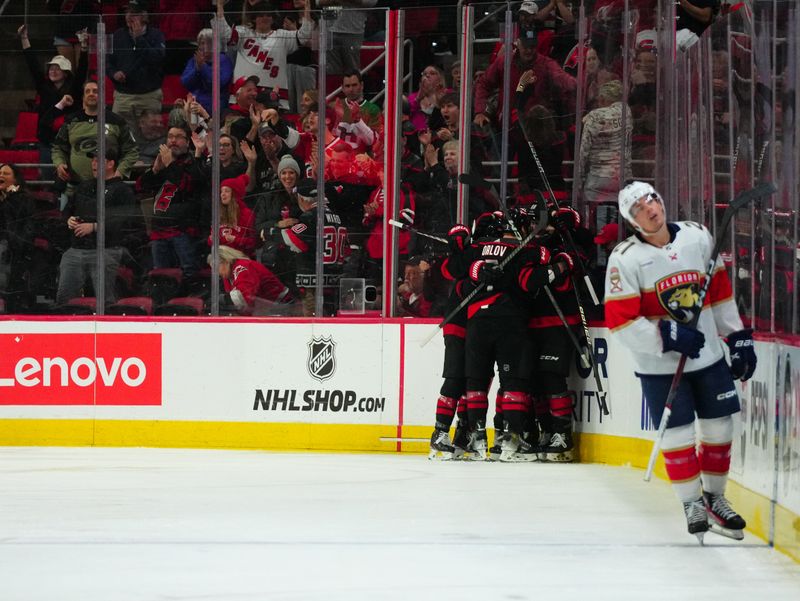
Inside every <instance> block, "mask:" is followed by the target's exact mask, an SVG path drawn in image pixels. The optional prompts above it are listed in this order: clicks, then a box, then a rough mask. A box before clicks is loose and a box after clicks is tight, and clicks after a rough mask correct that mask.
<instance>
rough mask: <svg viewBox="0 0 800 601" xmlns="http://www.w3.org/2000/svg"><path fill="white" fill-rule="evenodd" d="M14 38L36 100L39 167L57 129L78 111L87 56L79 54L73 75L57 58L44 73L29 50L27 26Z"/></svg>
mask: <svg viewBox="0 0 800 601" xmlns="http://www.w3.org/2000/svg"><path fill="white" fill-rule="evenodd" d="M17 34H18V35H19V38H20V42H21V43H22V55H23V56H24V57H25V62H26V63H27V65H28V71H29V72H30V74H31V78H32V79H33V84H34V87H35V88H36V94H37V96H38V103H37V105H36V112H37V113H38V115H39V121H38V124H37V128H36V138H37V139H38V140H39V153H40V155H39V159H40V161H41V162H42V163H50V162H51V156H50V144H51V143H52V142H53V138H55V136H56V132H58V128H60V127H61V126H62V125H63V124H64V119H65V118H66V117H68V116H69V115H71V114H73V113H75V112H77V111H78V110H80V106H81V100H82V98H83V89H82V85H83V81H84V80H85V79H86V72H87V70H88V65H89V61H88V58H87V53H86V52H85V51H82V52H81V53H80V55H79V57H78V65H77V69H76V70H75V72H74V73H73V70H72V67H73V65H72V63H71V62H70V60H69V59H67V58H66V57H64V56H61V55H60V54H57V55H56V56H54V57H53V58H51V59H50V61H49V62H48V63H47V64H46V65H45V69H46V71H43V70H42V67H41V64H40V62H39V60H38V58H37V53H36V52H34V50H33V49H32V48H31V43H30V40H29V39H28V27H27V25H21V26H20V27H19V29H18V30H17ZM84 50H85V49H84Z"/></svg>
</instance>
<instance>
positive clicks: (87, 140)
mask: <svg viewBox="0 0 800 601" xmlns="http://www.w3.org/2000/svg"><path fill="white" fill-rule="evenodd" d="M642 2H644V0H640V2H639V3H640V4H641V3H642ZM58 4H59V3H48V5H52V6H50V8H51V9H53V10H61V11H66V10H67V9H68V8H69V10H70V11H71V12H70V14H69V18H67V19H64V20H63V21H61V22H60V24H59V28H58V32H57V37H56V40H55V41H54V45H55V46H56V48H57V51H58V53H57V54H56V55H55V56H53V57H52V58H50V59H49V61H48V62H47V63H46V66H45V69H46V71H44V70H43V69H42V67H41V66H40V62H39V59H38V55H37V54H35V53H34V49H32V48H31V43H30V41H29V39H28V35H29V33H30V32H29V28H28V27H25V26H22V27H20V29H19V37H20V40H21V45H22V48H23V52H24V54H25V58H26V60H27V62H28V65H29V68H30V71H31V76H32V78H33V79H32V83H33V85H34V86H35V90H36V93H37V105H36V111H37V113H38V130H37V138H38V148H39V150H40V152H41V154H40V160H41V162H42V163H46V164H50V163H52V165H53V171H52V179H53V180H54V182H55V183H54V184H53V185H52V186H50V188H49V190H50V191H51V192H52V194H53V206H51V207H49V208H48V210H43V211H40V213H41V214H42V215H45V216H46V218H42V219H40V220H39V221H37V220H36V219H35V218H34V217H32V216H33V215H34V213H35V212H36V209H35V208H34V206H33V205H34V204H36V203H34V200H33V197H32V196H31V190H30V189H29V188H30V187H29V186H26V184H25V181H24V177H23V176H22V175H21V174H20V171H19V169H17V168H16V167H15V166H14V165H2V166H0V201H2V202H0V207H1V208H2V209H3V210H2V211H0V218H1V219H2V220H0V229H1V230H2V231H1V232H0V239H2V240H3V241H4V242H6V243H5V245H4V246H2V247H0V251H3V252H4V255H3V258H4V260H5V261H6V263H9V264H11V265H12V267H11V268H10V270H8V269H6V270H5V271H4V272H3V273H4V275H5V277H4V279H0V283H3V284H4V289H5V291H6V292H5V293H4V294H3V297H4V299H5V305H6V306H5V310H6V311H9V310H14V311H19V312H36V311H44V310H48V309H54V310H56V311H59V310H69V306H70V305H71V304H73V303H72V301H73V300H74V299H75V298H78V297H82V296H83V297H90V296H92V295H93V294H94V292H95V290H96V285H97V274H96V253H97V247H96V239H97V228H98V227H105V241H106V242H105V246H106V267H107V270H106V290H105V299H106V301H107V302H108V303H113V302H114V301H115V300H116V299H118V298H119V297H120V296H124V295H126V294H128V295H136V294H140V293H146V292H147V291H148V290H151V289H152V287H153V286H155V282H157V281H158V278H163V277H173V278H174V279H175V280H176V284H175V289H174V292H175V295H179V294H197V295H206V300H208V299H207V294H208V289H209V286H208V285H207V281H208V280H209V279H210V277H211V274H210V272H209V270H208V267H207V265H206V263H207V260H206V258H207V256H208V254H209V250H210V247H211V245H212V243H213V241H214V239H215V238H216V239H217V240H218V243H219V244H220V245H222V246H224V247H225V248H226V251H225V253H220V257H223V255H224V264H225V267H224V268H223V267H222V263H221V264H220V272H219V275H220V276H221V277H222V279H223V283H224V286H223V288H224V290H226V291H227V294H228V295H227V297H226V299H223V300H224V301H226V302H227V303H228V305H227V306H228V310H229V311H230V312H231V313H234V314H253V313H255V314H259V310H258V309H254V303H253V302H252V295H253V294H255V293H253V292H252V290H259V289H262V288H263V289H264V290H266V289H269V290H271V291H272V292H274V293H275V294H273V296H274V298H271V299H268V300H270V301H271V304H270V303H267V304H266V305H265V306H266V307H267V308H269V307H270V306H273V307H274V306H275V304H280V305H285V304H292V303H294V306H295V309H294V312H295V314H305V315H313V314H314V311H315V307H314V303H313V302H312V299H313V297H314V292H315V290H316V288H317V286H318V285H320V286H321V287H322V289H323V290H324V295H325V305H324V307H325V312H326V314H334V313H335V311H336V306H335V300H334V299H335V298H336V297H337V295H338V292H337V291H336V290H335V288H336V282H337V278H338V277H348V278H353V277H355V278H365V279H366V281H367V283H368V284H371V285H374V286H377V287H378V290H379V291H380V290H381V287H382V285H383V279H382V261H383V236H384V226H383V224H384V221H385V219H387V218H388V217H391V216H390V215H386V214H385V212H384V197H385V181H384V163H385V152H386V148H387V147H390V145H389V141H388V140H386V138H385V132H384V114H383V109H382V108H381V104H382V103H383V101H384V99H382V98H381V99H379V100H374V99H371V98H369V97H368V96H369V94H368V93H367V92H366V90H365V79H364V76H363V75H362V72H361V70H360V69H361V68H362V67H363V65H362V64H361V60H360V47H361V44H362V42H363V40H364V37H365V23H367V21H368V19H369V14H370V11H369V10H368V9H370V8H373V7H375V6H376V0H363V1H356V0H353V1H350V2H315V1H314V0H290V1H286V2H282V1H278V0H273V1H271V2H267V1H265V0H243V1H242V2H220V3H212V2H209V1H208V0H205V1H201V0H198V1H196V2H191V1H188V0H187V1H184V2H176V3H168V2H150V3H149V6H148V3H145V2H136V1H131V2H120V3H96V2H85V3H80V2H79V3H72V4H74V5H75V6H74V7H71V8H70V7H67V6H66V5H67V4H69V3H66V2H65V3H63V4H61V5H59V6H58V7H57V6H56V5H58ZM109 5H113V6H114V7H116V11H114V10H110V8H109ZM166 5H169V7H167V6H166ZM332 5H344V6H345V8H344V9H343V10H339V9H336V10H335V11H334V14H333V15H332V16H331V21H330V22H329V23H328V25H329V31H330V32H331V33H332V36H331V37H332V44H333V46H332V48H328V49H327V65H328V75H329V80H331V81H332V82H333V84H334V85H335V86H341V93H340V94H339V95H338V97H336V98H335V99H333V100H330V101H326V99H325V98H321V97H320V96H319V94H318V93H317V90H316V82H317V74H316V66H315V63H316V58H315V57H316V53H317V52H321V51H323V49H319V48H316V47H315V45H314V44H315V41H314V40H315V35H316V32H317V29H318V28H319V23H318V20H319V18H320V13H319V10H318V9H321V8H326V7H327V10H334V9H331V8H329V6H332ZM595 5H596V6H595V10H596V14H597V17H598V19H597V24H596V25H593V26H592V30H591V31H590V43H589V44H586V45H583V44H580V45H579V44H578V43H577V39H576V38H577V33H576V29H575V13H574V11H573V6H571V5H570V4H569V3H566V2H564V0H538V1H536V2H532V1H525V2H521V3H519V4H517V5H516V8H515V18H516V21H517V22H516V23H515V28H514V40H513V43H511V44H507V45H502V44H500V45H498V46H497V47H496V48H495V49H494V51H493V53H492V55H491V56H490V57H489V61H488V62H485V63H481V62H480V60H479V61H478V64H481V65H482V66H481V67H479V68H477V69H476V70H475V73H474V80H473V81H474V87H473V89H474V98H473V99H472V102H471V105H470V106H468V107H462V106H460V97H459V86H460V77H461V72H460V62H458V61H455V60H449V59H447V60H445V59H442V60H439V61H438V62H436V61H434V62H431V63H429V64H425V65H422V68H421V69H420V68H419V66H418V65H411V67H412V68H413V67H416V68H415V69H414V70H415V74H414V77H413V81H414V82H415V86H414V87H415V91H413V92H412V93H410V94H408V96H407V98H404V105H403V106H404V108H403V127H402V135H403V143H402V157H401V172H402V176H401V179H402V185H401V189H400V190H399V194H398V195H397V204H398V206H399V210H400V216H401V218H402V220H403V221H404V222H406V223H407V224H409V225H413V226H414V227H415V228H417V229H419V230H421V231H425V232H429V233H431V234H434V235H438V236H442V235H444V234H445V233H446V232H447V231H448V230H449V228H450V227H451V226H452V225H454V224H455V223H456V222H457V221H458V220H459V218H458V215H457V193H458V186H459V178H458V176H459V173H458V164H459V161H458V159H459V155H460V153H461V152H463V149H464V145H465V144H466V143H467V142H468V143H469V160H468V168H469V171H470V172H471V173H473V174H478V175H480V176H481V177H485V178H489V179H492V178H494V179H497V178H499V169H498V168H497V166H496V164H497V162H498V160H499V157H500V153H501V150H502V148H501V146H502V139H504V138H503V135H502V134H503V132H502V131H501V124H502V120H503V114H502V107H503V102H504V98H505V97H506V96H508V97H509V100H510V107H511V114H510V115H509V116H508V117H509V123H510V130H509V132H508V136H507V139H508V145H509V146H508V158H509V163H508V166H506V167H505V168H506V169H507V171H506V174H507V175H508V176H509V178H510V179H509V181H510V182H511V183H510V187H509V198H508V201H509V204H516V203H521V204H528V203H530V202H532V194H533V192H534V191H535V190H545V191H547V194H546V195H547V196H548V197H549V198H550V197H554V198H555V199H557V200H558V201H559V202H569V201H570V200H571V198H572V192H571V190H572V187H573V186H578V187H579V189H580V193H581V196H580V198H581V201H584V202H587V203H603V202H606V203H612V204H613V199H614V196H615V192H616V190H617V189H618V188H619V186H620V185H621V183H622V182H623V181H624V180H625V178H627V177H628V176H629V175H631V163H630V161H631V159H632V158H634V159H635V158H636V156H637V154H636V152H637V147H636V144H635V143H634V145H633V147H632V146H631V140H632V139H633V140H636V139H637V136H638V137H639V139H640V140H642V139H645V138H646V137H647V136H651V135H652V133H653V132H652V127H653V117H652V115H653V113H654V106H655V88H654V81H655V69H654V62H655V60H656V56H655V54H654V49H653V45H652V43H651V41H652V39H651V38H648V37H646V36H639V37H638V38H637V47H636V49H635V52H636V59H635V62H634V63H633V72H632V74H631V77H630V80H631V83H632V87H631V88H630V89H629V90H627V91H625V90H623V87H622V81H621V79H622V63H623V60H624V59H623V57H621V56H620V54H619V53H620V50H619V46H616V47H615V46H614V45H613V44H609V43H607V42H608V39H609V38H610V37H611V38H613V37H614V36H620V35H621V33H620V32H621V29H620V28H619V23H618V21H619V20H620V19H621V6H622V4H621V3H619V2H613V1H606V0H598V1H597V2H596V3H595ZM378 6H380V4H378ZM167 8H168V9H169V10H167ZM74 11H81V12H80V16H78V14H77V12H74ZM434 12H435V11H434ZM501 14H502V13H501ZM86 15H88V17H87V16H86ZM101 15H102V16H103V18H104V19H106V22H107V23H112V24H115V25H117V27H116V28H114V29H112V31H113V36H112V37H113V45H112V50H111V52H110V53H109V55H108V57H107V61H106V73H105V75H106V76H107V78H108V79H107V81H108V82H110V85H111V87H112V88H113V99H112V106H111V107H110V110H107V111H106V113H105V123H106V126H105V139H106V149H107V152H106V157H105V162H104V161H103V160H102V157H101V158H100V159H98V157H97V156H96V149H97V141H98V130H97V120H98V112H99V107H100V102H101V100H100V98H99V96H98V84H97V81H96V80H97V77H98V74H97V73H96V69H94V66H93V65H92V64H91V60H90V58H91V57H90V53H89V52H88V50H89V43H90V40H91V35H92V32H93V25H94V23H96V20H97V19H98V18H100V16H101ZM600 17H602V18H600ZM326 18H327V17H326ZM615 23H616V25H615ZM215 24H216V25H215ZM66 25H69V28H73V29H74V31H72V33H70V32H69V31H67V29H65V26H66ZM449 25H450V27H452V26H453V24H452V23H450V24H449ZM214 26H218V27H219V32H220V38H221V39H220V41H221V43H222V44H223V50H222V52H221V53H220V55H219V56H218V57H217V59H218V65H219V83H220V98H219V105H220V107H221V110H222V115H221V123H220V124H219V125H217V124H216V123H214V121H213V119H212V112H213V110H212V108H213V88H212V82H213V73H212V62H213V60H214V57H213V56H212V37H213V35H212V29H211V28H212V27H214ZM494 26H495V27H501V26H502V23H499V22H494ZM617 41H618V40H617ZM506 52H510V53H512V56H511V74H510V86H509V87H506V86H505V85H504V72H503V71H504V60H505V53H506ZM67 55H69V56H70V58H68V56H67ZM430 56H436V55H426V58H429V57H430ZM441 56H449V57H450V59H452V58H455V56H454V55H452V53H451V54H449V55H447V54H443V55H441ZM487 56H488V55H487ZM579 67H580V68H579ZM579 73H581V74H582V76H583V81H578V79H577V76H578V74H579ZM101 75H102V74H101ZM167 78H173V79H176V78H177V79H179V81H180V84H181V85H182V87H183V90H182V94H181V97H179V98H178V99H177V100H175V101H174V104H173V103H170V104H168V105H167V104H165V90H166V83H165V81H166V79H167ZM331 78H333V79H331ZM579 87H581V88H582V89H583V90H584V98H585V103H584V106H583V107H577V106H576V99H577V96H578V94H577V90H578V88H579ZM375 91H377V90H375ZM626 92H627V93H626ZM626 97H627V98H628V104H627V105H626V104H625V98H626ZM578 108H581V109H583V111H584V112H583V113H582V114H581V115H576V110H577V109H578ZM462 111H468V120H467V121H468V122H469V123H470V126H469V131H467V132H463V131H460V128H461V113H462ZM320 121H322V123H324V139H319V136H318V132H319V129H318V126H319V123H320ZM580 129H582V137H581V138H580V144H579V147H580V152H579V155H578V156H573V152H574V149H575V136H576V132H577V131H579V130H580ZM213 139H215V140H216V141H218V147H219V157H218V159H219V165H220V174H219V175H220V181H221V182H222V184H221V190H220V194H219V196H218V197H216V198H212V194H211V180H212V178H211V174H212V168H213V167H212V166H213V164H214V162H213V161H212V156H211V148H212V140H213ZM320 148H322V149H323V153H324V157H325V159H324V169H323V175H324V179H325V180H326V188H325V198H326V206H325V207H324V211H325V214H324V222H325V226H324V227H325V229H324V232H323V239H324V244H325V247H324V248H323V249H316V248H315V247H314V244H316V240H315V239H314V241H313V242H312V241H311V239H310V238H309V235H308V233H309V231H311V230H313V231H316V219H317V217H316V214H317V210H318V207H317V206H316V204H315V203H314V202H313V201H312V200H310V198H311V195H310V194H309V186H310V185H311V184H309V183H308V182H313V183H314V186H313V188H314V192H315V193H316V180H317V177H318V175H319V173H320V169H321V167H320V164H319V157H320ZM575 162H577V164H578V166H579V168H578V169H577V173H579V174H580V178H581V179H580V180H579V181H577V182H573V181H572V177H573V164H574V163H575ZM623 162H624V164H623ZM98 169H100V170H103V171H104V173H105V185H106V190H105V199H106V201H105V202H106V223H105V224H98V223H97V221H96V209H95V210H94V211H93V210H92V209H91V207H90V205H92V202H94V201H93V200H92V199H93V198H95V197H96V187H95V188H93V187H92V186H93V185H95V179H94V178H95V177H96V174H97V171H98ZM48 173H50V172H49V171H47V169H43V170H42V171H41V172H40V174H39V175H40V177H41V179H42V180H44V181H47V179H48ZM637 175H639V176H640V177H642V176H644V177H647V173H644V174H642V173H641V172H640V173H639V174H637ZM304 182H306V183H305V184H304ZM304 185H305V187H303V186H304ZM498 188H499V186H498ZM10 189H13V193H9V191H8V190H10ZM46 189H47V188H46ZM303 190H305V192H303ZM40 204H41V203H40ZM502 204H503V203H502V202H501V201H500V199H498V197H497V193H496V192H495V191H494V189H493V188H492V187H491V186H490V187H473V188H471V190H470V194H469V205H468V218H469V221H470V222H471V221H472V220H474V219H475V218H476V217H477V216H479V215H481V214H483V213H486V212H490V211H493V210H497V209H500V208H502ZM214 205H217V207H215V206H214ZM215 209H216V211H217V212H218V214H219V216H220V219H219V230H218V231H217V232H212V225H211V224H212V215H213V214H214V212H215ZM587 214H589V213H587ZM591 215H594V213H591ZM20 220H22V221H24V222H25V223H24V226H22V225H20V223H19V222H20ZM312 221H313V224H312ZM31 222H36V223H38V224H39V225H37V226H34V225H32V223H31ZM588 225H589V227H590V228H592V229H599V227H601V226H602V225H603V224H602V223H589V224H588ZM37 227H39V231H35V230H36V228H37ZM47 228H49V229H47ZM53 230H56V231H57V234H55V235H54V234H53ZM398 235H399V237H400V260H401V266H400V269H399V273H400V274H401V275H402V276H403V278H404V279H403V283H402V286H400V294H401V296H400V298H399V299H398V304H399V306H400V307H401V313H403V314H407V315H414V316H428V315H432V314H436V312H437V307H440V306H441V303H437V302H435V300H434V299H430V298H426V297H425V292H424V290H423V288H424V287H423V283H424V281H425V280H426V278H428V277H429V274H430V261H429V258H430V257H431V256H433V255H435V254H437V253H439V254H441V253H442V252H444V251H445V250H446V248H443V247H442V245H440V244H438V243H437V242H435V241H431V240H429V239H425V238H421V237H418V236H415V235H413V234H411V235H410V234H409V233H408V232H402V233H400V232H398ZM222 246H221V247H220V248H222ZM37 248H38V249H39V251H42V252H44V251H45V250H47V251H48V252H49V254H48V255H47V257H49V259H47V258H43V259H41V260H39V261H38V262H37V261H32V260H31V255H32V254H33V253H34V251H35V249H37ZM316 250H319V252H321V253H322V254H323V257H324V264H325V274H326V277H325V278H324V281H323V282H317V281H316V279H315V278H312V277H311V274H312V273H313V271H314V270H313V269H312V265H313V264H314V257H315V254H314V253H316ZM48 261H49V262H50V263H51V265H50V267H49V269H50V273H51V274H52V275H53V276H54V277H52V278H48V277H47V275H46V274H47V273H48V271H47V270H48V267H47V264H48ZM255 265H258V267H255ZM23 266H25V268H24V269H23ZM33 270H38V272H36V273H34V272H33ZM245 272H246V275H247V277H246V278H245V277H244V274H245ZM265 273H266V274H268V276H267V275H265ZM237 274H238V275H237ZM237 277H238V278H239V280H240V281H241V282H245V281H248V282H249V283H248V284H247V285H248V286H249V288H248V290H250V292H248V293H246V292H245V291H243V290H240V292H241V294H240V295H238V296H237V294H231V292H232V291H233V292H235V291H236V290H237V281H239V280H237ZM247 278H250V279H249V280H248V279H247ZM253 278H256V283H253V282H252V281H250V280H252V279H253ZM48 279H49V280H50V284H49V285H50V288H52V289H51V290H48V285H47V284H44V283H43V282H45V281H47V280H48ZM202 280H205V281H206V283H205V284H203V283H202ZM267 280H269V285H267V284H266V283H264V282H266V281H267ZM273 280H274V281H273ZM53 282H55V283H54V284H53ZM259 282H261V283H260V284H259ZM276 282H279V283H280V286H279V285H278V284H276ZM262 284H263V286H262ZM260 286H262V288H259V287H260ZM282 287H285V289H286V292H285V293H283V288H282ZM276 291H277V292H276ZM65 307H67V309H64V308H65ZM262 308H263V307H262ZM281 311H282V312H284V311H285V308H284V307H281Z"/></svg>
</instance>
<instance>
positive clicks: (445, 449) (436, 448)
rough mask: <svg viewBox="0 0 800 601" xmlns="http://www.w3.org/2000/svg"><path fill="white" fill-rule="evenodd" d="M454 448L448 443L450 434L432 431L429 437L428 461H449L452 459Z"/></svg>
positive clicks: (442, 431)
mask: <svg viewBox="0 0 800 601" xmlns="http://www.w3.org/2000/svg"><path fill="white" fill-rule="evenodd" d="M454 452H455V447H453V445H452V444H451V443H450V434H449V433H448V432H447V431H446V430H434V431H433V434H432V435H431V449H430V451H429V452H428V459H432V460H433V459H438V460H440V461H449V460H450V459H452V458H453V453H454Z"/></svg>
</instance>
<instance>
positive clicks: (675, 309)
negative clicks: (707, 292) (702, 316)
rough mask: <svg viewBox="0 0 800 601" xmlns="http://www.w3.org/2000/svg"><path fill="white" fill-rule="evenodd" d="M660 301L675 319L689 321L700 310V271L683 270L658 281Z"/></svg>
mask: <svg viewBox="0 0 800 601" xmlns="http://www.w3.org/2000/svg"><path fill="white" fill-rule="evenodd" d="M656 294H657V296H658V302H659V303H661V306H662V307H664V309H665V310H666V312H667V313H668V314H669V315H670V317H672V318H673V319H674V320H675V321H679V322H681V323H689V322H690V321H691V320H692V318H693V317H694V315H695V313H696V312H697V311H699V310H700V306H699V303H700V273H699V272H697V271H682V272H680V273H673V274H672V275H668V276H667V277H665V278H662V279H660V280H658V281H657V282H656Z"/></svg>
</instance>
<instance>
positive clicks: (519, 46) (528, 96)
mask: <svg viewBox="0 0 800 601" xmlns="http://www.w3.org/2000/svg"><path fill="white" fill-rule="evenodd" d="M537 40H538V33H537V31H536V30H535V29H520V31H519V35H518V37H517V40H516V41H515V43H514V51H513V55H512V58H511V71H510V78H509V82H510V85H511V87H510V88H508V89H505V88H504V86H503V81H504V75H503V71H504V63H505V59H504V57H503V56H498V57H497V58H495V59H494V60H493V61H492V63H491V64H490V65H489V67H488V69H486V72H485V73H484V75H483V77H482V78H480V79H479V80H478V81H477V82H476V84H475V103H474V119H473V122H474V123H475V125H477V126H479V127H484V126H486V125H489V124H490V123H492V119H493V118H496V119H497V123H499V122H500V120H501V118H502V115H501V114H500V113H499V112H498V114H496V115H494V117H492V116H490V115H489V113H488V110H489V109H488V106H489V100H490V98H491V97H492V96H493V95H495V94H498V95H499V96H498V100H497V106H499V107H502V106H503V98H504V97H505V95H506V94H513V93H514V91H515V90H516V89H517V87H518V85H519V84H520V79H521V78H522V76H523V74H527V80H528V83H527V84H526V86H525V96H524V101H525V103H524V106H523V107H517V108H518V109H520V108H521V109H522V110H524V111H527V109H529V108H530V107H531V106H534V105H537V104H540V105H542V106H545V107H546V108H548V109H550V110H551V111H553V112H554V113H556V114H557V115H562V114H568V113H571V112H572V111H573V110H574V105H575V90H576V89H577V84H576V82H575V79H574V78H573V77H572V76H570V75H568V74H567V73H566V72H565V71H564V70H563V69H562V68H561V67H560V66H559V64H558V63H557V62H556V61H554V60H553V59H551V58H549V57H547V56H544V55H543V54H541V53H539V52H538V51H537V49H536V44H537ZM515 112H516V111H515ZM514 114H515V113H512V117H513V116H514Z"/></svg>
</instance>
